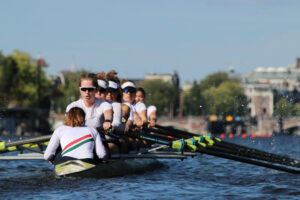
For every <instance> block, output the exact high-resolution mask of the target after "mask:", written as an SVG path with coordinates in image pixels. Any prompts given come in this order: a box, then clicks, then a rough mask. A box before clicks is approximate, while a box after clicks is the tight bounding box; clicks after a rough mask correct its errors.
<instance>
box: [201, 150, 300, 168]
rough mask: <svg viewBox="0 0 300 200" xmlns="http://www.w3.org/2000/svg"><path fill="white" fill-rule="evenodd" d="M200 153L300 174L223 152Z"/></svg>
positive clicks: (207, 151)
mask: <svg viewBox="0 0 300 200" xmlns="http://www.w3.org/2000/svg"><path fill="white" fill-rule="evenodd" d="M199 152H200V153H205V154H208V155H212V156H216V157H220V158H226V159H230V160H235V161H238V162H243V163H248V164H252V165H257V166H261V167H266V168H271V169H276V170H279V171H285V172H289V173H293V174H300V170H296V169H291V168H287V167H283V166H278V165H273V164H270V163H265V162H261V161H256V160H251V159H246V158H243V157H239V156H234V155H229V154H224V153H221V152H218V151H213V150H208V149H206V148H199Z"/></svg>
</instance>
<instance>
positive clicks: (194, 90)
mask: <svg viewBox="0 0 300 200" xmlns="http://www.w3.org/2000/svg"><path fill="white" fill-rule="evenodd" d="M183 102H184V103H183V114H184V115H203V114H205V113H206V111H207V110H206V105H205V100H204V98H203V95H202V92H201V89H200V87H199V85H198V84H197V82H196V81H194V83H193V86H192V87H191V88H190V89H189V90H188V91H185V92H183Z"/></svg>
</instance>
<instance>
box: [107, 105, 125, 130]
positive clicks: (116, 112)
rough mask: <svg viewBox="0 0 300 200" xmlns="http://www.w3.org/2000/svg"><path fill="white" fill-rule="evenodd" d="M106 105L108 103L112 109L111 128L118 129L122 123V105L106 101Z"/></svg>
mask: <svg viewBox="0 0 300 200" xmlns="http://www.w3.org/2000/svg"><path fill="white" fill-rule="evenodd" d="M108 103H110V104H111V105H112V108H113V120H112V126H113V127H115V128H116V129H118V127H119V126H120V125H121V123H122V105H121V103H119V102H117V101H108Z"/></svg>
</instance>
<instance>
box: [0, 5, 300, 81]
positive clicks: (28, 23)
mask: <svg viewBox="0 0 300 200" xmlns="http://www.w3.org/2000/svg"><path fill="white" fill-rule="evenodd" d="M0 2H1V4H0V18H1V25H0V50H1V51H2V52H3V53H4V54H5V55H7V54H10V53H12V52H13V50H14V49H20V50H22V51H24V52H27V53H29V54H30V55H31V56H32V57H37V55H38V54H39V53H40V54H41V56H42V57H43V58H45V60H46V61H47V62H48V64H49V67H48V69H47V72H48V73H49V74H50V73H55V72H58V71H60V70H63V69H71V64H72V62H74V63H75V64H76V68H77V69H80V68H83V67H84V68H85V69H87V70H91V71H93V72H98V71H108V70H109V69H112V68H113V69H115V70H117V71H118V72H119V75H120V76H121V77H127V78H142V77H144V75H145V74H147V73H151V72H155V73H172V72H173V71H174V70H176V71H177V72H178V73H179V76H180V78H181V80H182V82H183V81H185V80H200V79H202V78H204V77H205V76H206V75H208V74H210V73H214V72H216V71H226V70H227V68H228V66H229V65H231V66H234V68H235V69H236V71H237V72H238V73H247V72H251V71H253V70H254V69H255V68H256V67H258V66H265V67H268V66H273V67H280V66H287V65H288V64H293V63H295V60H296V57H298V56H299V57H300V1H296V0H295V1H293V0H269V1H267V0H251V1H250V0H218V1H217V0H180V1H179V0H148V1H143V0H136V1H133V0H119V1H117V0H107V1H100V0H85V1H83V0H81V1H77V0H51V1H47V2H46V1H40V0H26V1H22V0H21V1H16V0H1V1H0Z"/></svg>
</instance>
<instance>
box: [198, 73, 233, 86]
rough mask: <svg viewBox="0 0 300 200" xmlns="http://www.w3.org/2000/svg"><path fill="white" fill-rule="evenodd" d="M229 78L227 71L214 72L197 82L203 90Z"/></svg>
mask: <svg viewBox="0 0 300 200" xmlns="http://www.w3.org/2000/svg"><path fill="white" fill-rule="evenodd" d="M228 80H230V79H229V77H228V75H227V73H225V72H216V73H213V74H210V75H208V76H207V77H205V78H204V79H203V80H202V81H201V82H200V84H199V87H200V90H201V91H204V90H207V89H209V88H211V87H215V88H217V87H219V85H221V84H222V83H223V82H225V81H228Z"/></svg>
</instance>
